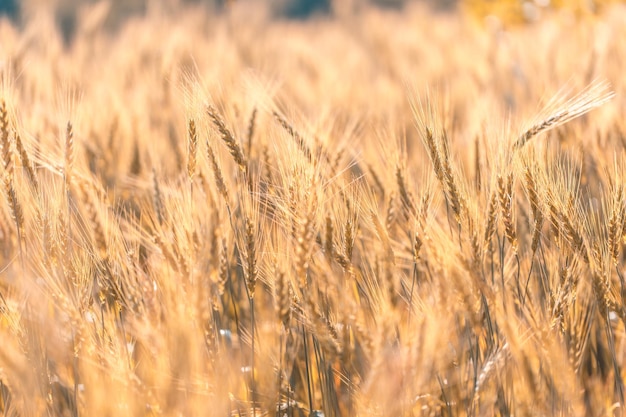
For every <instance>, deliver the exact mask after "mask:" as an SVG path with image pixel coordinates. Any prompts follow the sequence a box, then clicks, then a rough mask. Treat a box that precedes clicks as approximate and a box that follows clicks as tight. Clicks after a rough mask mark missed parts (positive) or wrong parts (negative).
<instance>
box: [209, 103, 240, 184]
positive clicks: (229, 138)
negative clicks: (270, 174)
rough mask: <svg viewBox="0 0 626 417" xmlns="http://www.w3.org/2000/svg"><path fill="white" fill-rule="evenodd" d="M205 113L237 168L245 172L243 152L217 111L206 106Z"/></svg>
mask: <svg viewBox="0 0 626 417" xmlns="http://www.w3.org/2000/svg"><path fill="white" fill-rule="evenodd" d="M207 113H208V115H209V117H210V118H211V120H212V121H213V124H214V125H215V127H217V130H218V132H220V135H221V137H222V141H223V142H224V143H225V144H226V147H227V148H228V150H229V151H230V154H231V155H232V157H233V159H234V160H235V163H236V164H237V165H239V168H241V170H242V171H244V172H246V171H247V162H246V158H245V157H244V155H243V152H242V151H241V147H240V146H239V144H238V143H237V141H236V140H235V137H234V136H233V134H232V133H231V131H230V130H228V128H227V127H226V125H225V124H224V120H222V117H221V116H220V115H219V113H218V112H217V110H215V108H214V107H213V106H211V105H209V106H207Z"/></svg>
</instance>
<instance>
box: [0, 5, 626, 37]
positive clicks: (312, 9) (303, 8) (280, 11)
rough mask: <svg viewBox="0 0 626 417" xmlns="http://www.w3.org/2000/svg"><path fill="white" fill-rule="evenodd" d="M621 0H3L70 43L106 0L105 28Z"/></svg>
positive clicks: (570, 8) (12, 14)
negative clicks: (160, 15)
mask: <svg viewBox="0 0 626 417" xmlns="http://www.w3.org/2000/svg"><path fill="white" fill-rule="evenodd" d="M619 1H620V0H21V1H20V0H0V17H4V18H9V19H11V20H12V21H13V22H14V23H15V24H17V25H19V24H20V23H23V22H24V21H26V20H27V19H28V18H29V16H32V15H33V14H34V13H37V12H38V11H41V10H42V9H46V10H52V11H53V13H54V14H55V16H56V21H57V24H58V25H59V27H60V28H61V30H62V33H63V36H64V38H65V40H66V42H70V41H71V39H72V35H73V32H74V28H75V26H76V21H77V19H78V18H79V17H78V16H79V15H80V10H81V8H84V7H88V6H93V5H94V4H96V3H104V4H106V5H107V7H105V8H106V13H107V17H106V24H105V27H108V28H112V29H114V28H116V27H119V25H120V24H122V23H123V22H124V21H126V20H127V19H128V18H130V17H136V16H141V15H143V14H146V13H147V11H148V10H150V9H151V8H152V9H154V8H160V9H162V10H166V11H167V10H175V9H176V8H179V7H184V6H195V7H204V8H206V10H207V11H208V12H210V13H227V12H228V9H229V8H230V7H233V6H234V5H235V4H237V7H246V5H249V6H253V5H254V6H259V5H260V6H262V7H265V8H266V9H268V10H269V11H270V13H271V15H272V16H273V17H274V18H285V19H309V18H312V17H316V16H336V15H346V14H350V13H355V12H358V10H360V9H362V8H363V7H366V6H374V7H380V8H385V9H396V10H402V8H404V7H406V6H407V5H409V4H418V3H420V4H424V5H427V6H428V7H430V8H431V9H435V10H439V11H452V10H457V9H462V11H463V12H465V13H467V14H470V15H472V16H474V17H476V18H478V19H479V20H480V19H484V18H486V17H491V18H493V17H495V18H497V19H498V20H499V21H500V22H501V23H502V24H504V25H511V24H525V23H532V22H534V21H537V20H539V19H540V18H541V16H542V15H544V14H546V13H547V12H550V11H555V10H558V11H563V10H565V11H566V12H568V13H572V14H575V15H579V16H580V15H596V14H599V13H601V12H602V10H603V9H604V8H605V6H607V5H608V4H609V3H616V2H619ZM621 2H624V1H623V0H622V1H621Z"/></svg>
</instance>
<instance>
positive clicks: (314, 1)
mask: <svg viewBox="0 0 626 417" xmlns="http://www.w3.org/2000/svg"><path fill="white" fill-rule="evenodd" d="M328 12H330V0H292V1H290V2H289V3H288V4H287V6H286V7H285V15H286V16H287V17H290V18H293V19H305V18H307V17H309V16H311V15H312V14H315V13H328Z"/></svg>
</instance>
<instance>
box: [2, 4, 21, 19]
mask: <svg viewBox="0 0 626 417" xmlns="http://www.w3.org/2000/svg"><path fill="white" fill-rule="evenodd" d="M18 12H19V8H18V7H17V0H0V15H4V16H9V17H10V18H12V19H15V18H16V17H17V14H18Z"/></svg>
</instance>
